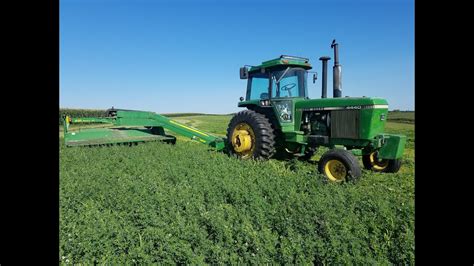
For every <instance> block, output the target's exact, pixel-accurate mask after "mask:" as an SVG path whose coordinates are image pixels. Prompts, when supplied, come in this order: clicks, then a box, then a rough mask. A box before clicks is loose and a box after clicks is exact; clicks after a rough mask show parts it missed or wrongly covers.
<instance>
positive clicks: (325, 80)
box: [319, 56, 331, 98]
mask: <svg viewBox="0 0 474 266" xmlns="http://www.w3.org/2000/svg"><path fill="white" fill-rule="evenodd" d="M319 60H321V61H323V79H322V82H323V84H322V87H321V98H327V97H328V96H327V93H328V60H331V57H329V56H322V57H320V58H319Z"/></svg>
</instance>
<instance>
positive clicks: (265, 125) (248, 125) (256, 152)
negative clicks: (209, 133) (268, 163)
mask: <svg viewBox="0 0 474 266" xmlns="http://www.w3.org/2000/svg"><path fill="white" fill-rule="evenodd" d="M227 141H228V144H229V147H230V148H229V151H230V154H232V155H235V156H237V157H240V158H242V159H248V158H254V159H268V158H271V157H272V156H273V155H274V154H275V134H274V132H273V129H272V125H271V123H270V122H269V120H268V118H267V117H265V116H264V115H263V114H260V113H257V112H255V111H252V110H244V111H241V112H239V113H237V114H236V115H235V116H234V117H233V118H232V119H231V120H230V123H229V127H228V128H227Z"/></svg>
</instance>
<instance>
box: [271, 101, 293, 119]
mask: <svg viewBox="0 0 474 266" xmlns="http://www.w3.org/2000/svg"><path fill="white" fill-rule="evenodd" d="M275 107H276V109H277V112H278V114H279V116H280V120H281V121H282V122H291V120H292V119H293V113H292V106H291V101H281V102H277V103H275Z"/></svg>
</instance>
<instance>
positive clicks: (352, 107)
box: [346, 105, 362, 109]
mask: <svg viewBox="0 0 474 266" xmlns="http://www.w3.org/2000/svg"><path fill="white" fill-rule="evenodd" d="M346 109H362V106H360V105H355V106H346Z"/></svg>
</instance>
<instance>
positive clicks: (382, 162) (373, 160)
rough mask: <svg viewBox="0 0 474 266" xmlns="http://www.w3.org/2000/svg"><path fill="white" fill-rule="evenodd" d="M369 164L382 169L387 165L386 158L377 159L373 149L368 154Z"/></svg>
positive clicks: (376, 168)
mask: <svg viewBox="0 0 474 266" xmlns="http://www.w3.org/2000/svg"><path fill="white" fill-rule="evenodd" d="M369 160H370V164H371V165H372V168H373V169H375V170H384V169H385V168H387V166H388V160H383V159H382V160H379V159H378V158H377V152H376V151H374V152H372V153H371V154H370V155H369Z"/></svg>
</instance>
